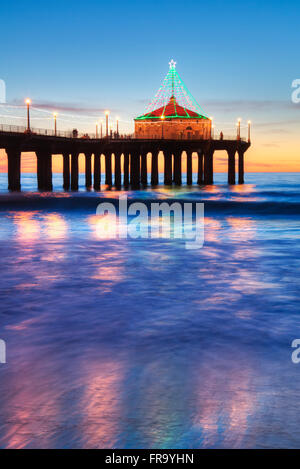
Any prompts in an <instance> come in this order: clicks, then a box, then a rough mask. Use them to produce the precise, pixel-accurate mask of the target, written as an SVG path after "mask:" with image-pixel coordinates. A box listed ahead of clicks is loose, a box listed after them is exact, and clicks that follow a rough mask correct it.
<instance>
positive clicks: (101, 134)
mask: <svg viewBox="0 0 300 469" xmlns="http://www.w3.org/2000/svg"><path fill="white" fill-rule="evenodd" d="M100 138H102V121H100Z"/></svg>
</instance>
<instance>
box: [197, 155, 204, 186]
mask: <svg viewBox="0 0 300 469" xmlns="http://www.w3.org/2000/svg"><path fill="white" fill-rule="evenodd" d="M197 183H198V184H199V185H201V184H203V151H202V150H200V151H198V180H197Z"/></svg>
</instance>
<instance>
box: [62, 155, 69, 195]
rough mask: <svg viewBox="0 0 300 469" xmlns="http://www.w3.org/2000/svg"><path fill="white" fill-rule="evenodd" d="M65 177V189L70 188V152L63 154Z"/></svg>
mask: <svg viewBox="0 0 300 469" xmlns="http://www.w3.org/2000/svg"><path fill="white" fill-rule="evenodd" d="M63 178H64V185H63V187H64V190H65V191H68V190H69V189H70V155H69V153H64V154H63Z"/></svg>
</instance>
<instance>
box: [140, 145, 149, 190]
mask: <svg viewBox="0 0 300 469" xmlns="http://www.w3.org/2000/svg"><path fill="white" fill-rule="evenodd" d="M141 183H142V184H143V185H144V186H146V185H147V183H148V178H147V153H143V154H142V156H141Z"/></svg>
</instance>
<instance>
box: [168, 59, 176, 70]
mask: <svg viewBox="0 0 300 469" xmlns="http://www.w3.org/2000/svg"><path fill="white" fill-rule="evenodd" d="M176 63H177V62H174V60H173V59H172V60H171V62H169V65H170V70H175V68H176Z"/></svg>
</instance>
